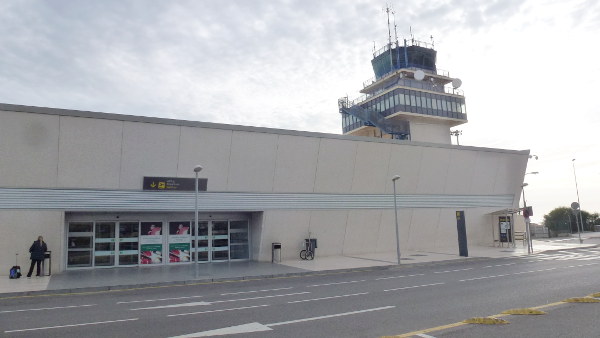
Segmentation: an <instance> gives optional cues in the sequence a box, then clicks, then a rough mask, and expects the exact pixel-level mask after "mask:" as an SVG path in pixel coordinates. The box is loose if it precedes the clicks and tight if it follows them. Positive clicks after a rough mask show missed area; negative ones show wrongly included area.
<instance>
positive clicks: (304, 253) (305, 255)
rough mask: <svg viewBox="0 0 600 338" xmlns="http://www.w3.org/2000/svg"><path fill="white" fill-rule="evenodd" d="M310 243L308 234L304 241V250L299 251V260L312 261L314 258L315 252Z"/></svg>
mask: <svg viewBox="0 0 600 338" xmlns="http://www.w3.org/2000/svg"><path fill="white" fill-rule="evenodd" d="M312 243H313V242H312V241H311V240H310V232H309V233H308V239H306V240H305V241H304V249H303V250H301V251H300V258H301V259H302V260H305V261H306V260H309V261H312V260H313V259H314V258H315V250H314V248H313V246H312Z"/></svg>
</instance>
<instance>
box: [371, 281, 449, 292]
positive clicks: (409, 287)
mask: <svg viewBox="0 0 600 338" xmlns="http://www.w3.org/2000/svg"><path fill="white" fill-rule="evenodd" d="M442 284H446V283H433V284H423V285H415V286H405V287H403V288H396V289H387V290H383V291H398V290H406V289H415V288H422V287H425V286H434V285H442Z"/></svg>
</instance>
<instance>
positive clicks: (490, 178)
mask: <svg viewBox="0 0 600 338" xmlns="http://www.w3.org/2000/svg"><path fill="white" fill-rule="evenodd" d="M498 155H499V154H498V153H495V152H488V151H478V152H477V160H476V161H475V170H474V171H473V176H471V191H470V193H471V194H473V195H478V194H481V195H483V194H486V193H488V192H490V191H493V190H494V187H495V186H496V176H497V175H498V170H499V169H500V168H499V167H500V165H501V163H500V162H499V161H498Z"/></svg>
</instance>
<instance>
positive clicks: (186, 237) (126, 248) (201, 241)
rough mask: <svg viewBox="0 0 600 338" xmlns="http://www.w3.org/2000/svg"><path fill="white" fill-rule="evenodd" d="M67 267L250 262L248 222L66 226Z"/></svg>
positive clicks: (132, 222)
mask: <svg viewBox="0 0 600 338" xmlns="http://www.w3.org/2000/svg"><path fill="white" fill-rule="evenodd" d="M67 232H68V235H67V268H85V267H115V266H126V265H129V266H131V265H146V264H149V265H152V264H156V265H163V264H180V263H190V262H195V260H196V255H198V262H217V261H230V260H245V259H249V258H250V243H249V240H250V236H249V233H250V224H249V222H248V220H241V219H238V220H236V219H232V220H226V219H225V220H211V221H199V222H198V245H196V240H195V239H196V237H195V227H194V222H193V221H189V220H179V221H177V220H175V221H167V222H165V221H160V220H157V221H154V222H147V221H144V222H139V221H84V222H69V223H68V224H67Z"/></svg>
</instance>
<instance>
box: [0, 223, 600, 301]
mask: <svg viewBox="0 0 600 338" xmlns="http://www.w3.org/2000/svg"><path fill="white" fill-rule="evenodd" d="M581 239H582V241H583V243H580V241H579V237H578V235H577V234H574V235H573V236H571V237H560V238H551V239H548V238H540V239H534V240H532V247H533V251H534V252H533V254H528V252H527V245H526V244H524V243H523V242H522V241H518V242H516V243H515V246H514V247H513V245H511V244H509V243H503V246H499V245H498V244H496V245H495V246H487V247H486V246H470V247H469V248H468V251H469V256H468V257H462V256H459V254H458V249H456V253H450V252H431V251H412V252H411V251H403V252H401V262H400V263H401V264H400V265H401V266H411V265H414V264H427V263H435V262H443V261H452V260H469V259H481V258H488V259H493V258H510V257H518V256H527V255H531V256H535V255H536V254H540V253H543V252H547V251H556V250H568V249H576V248H590V247H597V246H600V233H598V232H589V233H583V234H581ZM397 266H398V265H397V258H396V252H388V253H377V254H365V255H354V256H328V257H319V252H318V249H317V251H316V255H315V259H314V260H312V261H303V260H301V259H300V258H298V259H297V260H295V259H294V260H284V261H282V262H276V263H271V262H256V261H242V262H219V263H205V264H185V265H164V266H159V267H150V266H140V267H118V268H99V269H85V270H66V271H62V272H60V273H53V274H52V275H51V276H44V277H32V278H26V277H25V276H23V277H21V278H19V279H9V278H8V276H0V299H2V298H10V297H22V296H28V295H41V294H69V293H82V292H94V291H107V290H122V289H133V288H144V287H159V286H168V285H184V284H199V283H213V282H222V281H229V280H248V279H264V278H275V277H284V276H297V275H306V274H314V273H317V272H318V273H326V272H342V271H351V270H356V269H367V268H369V269H389V268H393V267H397ZM22 268H24V269H25V270H26V269H27V267H22ZM25 272H26V271H25ZM24 274H25V273H24Z"/></svg>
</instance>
